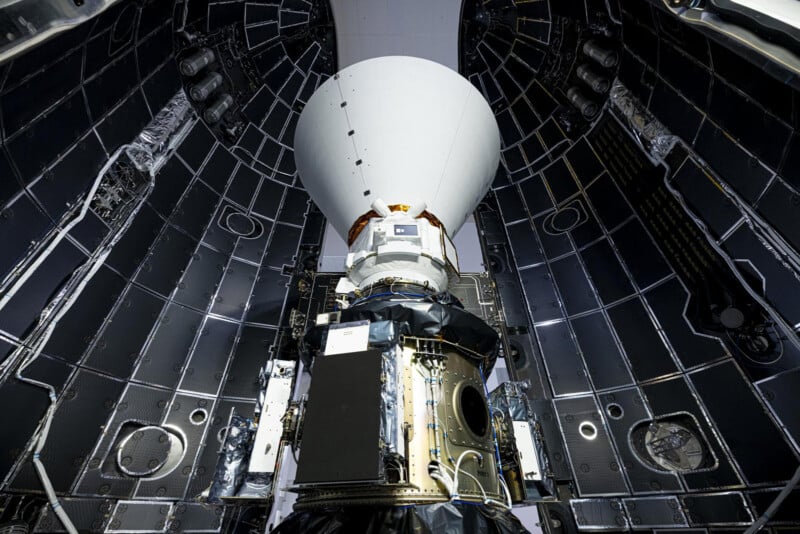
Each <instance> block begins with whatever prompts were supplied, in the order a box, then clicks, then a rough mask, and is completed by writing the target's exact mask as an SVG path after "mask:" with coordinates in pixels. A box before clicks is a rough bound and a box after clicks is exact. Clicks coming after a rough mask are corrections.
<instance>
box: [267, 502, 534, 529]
mask: <svg viewBox="0 0 800 534" xmlns="http://www.w3.org/2000/svg"><path fill="white" fill-rule="evenodd" d="M272 532H273V534H290V533H291V534H294V533H296V532H303V533H304V534H334V533H351V532H358V533H363V534H393V533H394V534H401V533H413V534H457V533H461V532H464V533H469V534H517V533H524V532H528V530H527V529H525V527H523V526H522V523H520V522H519V519H517V518H516V517H515V516H514V515H512V514H511V513H510V512H506V511H503V510H498V509H496V508H491V507H488V506H480V505H474V504H468V503H458V502H445V503H436V504H428V505H419V506H402V507H369V506H358V507H355V506H354V507H350V508H327V509H319V510H304V511H300V512H294V513H292V514H291V515H290V516H289V517H287V518H286V520H285V521H284V522H283V523H281V524H280V525H278V527H277V528H276V529H275V530H273V531H272Z"/></svg>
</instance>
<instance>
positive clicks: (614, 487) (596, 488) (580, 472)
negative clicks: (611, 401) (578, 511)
mask: <svg viewBox="0 0 800 534" xmlns="http://www.w3.org/2000/svg"><path fill="white" fill-rule="evenodd" d="M553 403H554V404H555V407H556V411H557V412H558V418H559V424H560V425H561V432H562V434H563V436H564V441H565V442H566V444H567V451H568V452H569V461H570V465H571V466H572V472H573V475H574V478H575V483H576V485H577V488H578V493H579V495H580V496H581V497H587V496H593V495H602V496H606V495H625V494H627V493H628V486H627V484H626V483H625V479H624V478H623V476H622V472H621V467H620V464H619V461H618V459H617V455H616V454H615V453H614V449H613V448H612V446H611V438H610V437H609V435H608V433H607V432H606V429H605V425H604V422H603V417H602V416H601V415H600V412H599V411H598V409H597V405H596V404H595V401H594V398H592V397H577V398H566V399H556V400H554V401H553Z"/></svg>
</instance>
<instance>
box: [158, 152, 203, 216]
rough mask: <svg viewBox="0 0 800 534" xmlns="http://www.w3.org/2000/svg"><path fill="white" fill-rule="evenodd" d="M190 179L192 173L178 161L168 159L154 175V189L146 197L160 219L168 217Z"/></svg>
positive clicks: (176, 159)
mask: <svg viewBox="0 0 800 534" xmlns="http://www.w3.org/2000/svg"><path fill="white" fill-rule="evenodd" d="M191 179H192V171H190V170H189V169H188V168H187V167H186V165H184V163H183V162H182V161H181V160H180V158H175V157H172V158H169V159H168V160H167V162H166V163H164V166H163V167H161V170H160V171H159V173H158V174H157V175H156V178H155V187H154V188H153V191H152V192H151V193H150V196H148V197H147V202H148V203H149V204H150V205H151V206H152V207H153V209H155V210H156V211H157V212H158V213H159V215H161V216H162V217H169V216H170V214H171V213H172V210H174V209H175V206H177V205H178V202H179V201H180V199H181V196H183V193H184V192H185V191H186V187H187V186H188V185H189V182H190V181H191Z"/></svg>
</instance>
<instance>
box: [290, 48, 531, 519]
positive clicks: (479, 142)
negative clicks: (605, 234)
mask: <svg viewBox="0 0 800 534" xmlns="http://www.w3.org/2000/svg"><path fill="white" fill-rule="evenodd" d="M499 149H500V137H499V131H498V127H497V124H496V122H495V119H494V115H493V113H492V111H491V109H490V108H489V105H488V104H487V103H486V101H485V100H484V98H483V97H482V96H481V95H480V93H479V92H478V91H477V90H476V89H475V88H474V87H473V86H472V85H471V84H470V83H469V82H467V81H466V80H465V79H464V78H462V77H461V76H459V75H458V74H457V73H455V72H453V71H451V70H449V69H447V68H445V67H443V66H441V65H438V64H436V63H433V62H430V61H426V60H422V59H418V58H410V57H384V58H377V59H372V60H368V61H364V62H361V63H358V64H355V65H353V66H351V67H349V68H346V69H344V70H343V71H342V72H340V73H339V74H338V75H336V76H334V77H332V78H331V79H329V80H328V81H327V82H326V83H325V84H323V85H322V86H321V87H320V88H319V89H318V90H317V92H316V93H315V94H314V96H313V97H312V98H311V99H310V101H309V102H308V105H307V106H306V107H305V109H304V111H303V113H302V114H301V117H300V121H299V123H298V127H297V132H296V136H295V150H296V160H297V165H298V171H299V174H300V176H301V178H302V180H303V183H304V185H305V187H306V189H307V190H308V191H309V193H310V195H311V197H312V199H313V200H314V201H315V202H316V203H317V205H318V206H319V207H320V209H321V210H322V212H323V213H324V214H325V216H326V217H327V218H328V220H329V221H331V223H332V224H333V226H334V227H335V229H336V230H337V231H338V233H339V234H340V235H342V236H343V237H344V238H346V239H347V241H348V245H349V254H348V255H347V260H346V269H347V271H346V273H347V276H346V277H345V278H343V279H342V280H341V281H340V282H339V284H338V285H337V289H336V294H337V301H338V302H339V307H340V309H339V310H337V311H335V312H332V313H325V314H320V315H319V316H318V317H317V319H316V325H315V326H313V327H312V328H311V329H310V330H309V331H308V332H307V333H306V335H305V338H304V341H305V348H306V350H305V354H304V358H305V361H304V363H305V364H306V365H307V366H310V369H311V372H312V381H311V388H310V391H309V396H308V406H307V409H306V413H305V417H304V422H303V428H302V441H301V442H300V456H299V461H298V470H297V475H296V477H295V486H294V490H295V491H297V492H298V494H299V496H298V500H297V504H296V506H295V510H298V512H297V513H296V514H300V515H295V516H291V517H290V518H289V519H287V522H286V523H284V525H285V526H284V527H283V528H286V529H287V531H288V530H291V529H292V528H295V527H297V526H298V525H300V524H301V523H299V522H298V521H302V518H303V517H305V518H306V519H307V517H308V516H307V515H305V516H304V515H303V513H305V514H308V513H319V512H318V510H320V509H323V508H325V507H327V506H331V505H338V506H353V505H365V504H369V505H378V506H381V505H385V506H398V505H409V504H415V505H425V504H432V503H437V502H448V501H467V502H471V503H473V504H481V505H486V506H487V507H488V508H490V509H492V514H494V515H492V516H491V517H493V518H494V519H486V517H488V516H483V517H484V520H486V521H498V522H500V523H504V524H506V525H507V526H509V525H510V527H509V528H511V529H512V530H513V529H514V528H516V527H515V524H516V523H515V521H516V520H514V519H513V518H511V516H510V515H506V516H503V515H502V510H503V509H506V510H507V509H510V507H511V494H510V492H509V489H508V486H507V483H506V482H505V480H504V478H503V474H502V473H503V471H502V467H501V459H500V457H499V455H498V448H497V444H496V435H495V432H494V426H493V424H492V418H493V415H492V412H491V411H490V405H489V403H488V398H487V397H488V392H487V390H486V382H485V377H486V376H487V375H488V374H489V373H490V372H491V370H492V366H493V364H494V359H495V358H496V352H497V344H498V334H497V332H495V331H494V330H493V329H492V328H491V327H490V326H489V325H487V324H486V323H485V322H483V320H481V319H479V318H478V317H476V316H474V315H472V314H471V313H469V312H467V311H465V310H464V309H463V308H462V307H461V306H460V303H458V301H457V299H455V298H454V297H452V296H451V295H450V294H449V293H447V287H448V281H449V280H450V279H452V278H453V277H457V276H458V260H457V255H456V251H455V247H454V246H453V244H452V241H451V237H452V235H454V234H455V232H457V231H458V229H459V228H460V227H461V225H462V224H463V223H464V221H465V219H466V218H467V217H468V215H469V214H470V213H471V212H472V211H473V210H474V209H475V207H476V206H477V204H478V202H479V201H480V200H481V198H482V197H483V196H484V194H485V193H486V191H487V190H488V188H489V184H490V182H491V180H492V178H493V177H494V174H495V170H496V167H497V164H498V161H499ZM304 510H305V511H306V512H303V511H304ZM309 510H310V512H309ZM315 510H316V512H315ZM497 514H500V515H497ZM519 529H522V527H521V526H520V527H519Z"/></svg>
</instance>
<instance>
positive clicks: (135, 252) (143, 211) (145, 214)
mask: <svg viewBox="0 0 800 534" xmlns="http://www.w3.org/2000/svg"><path fill="white" fill-rule="evenodd" d="M163 226H164V221H162V220H161V218H160V217H159V216H158V215H157V214H156V212H155V211H153V209H152V208H151V207H149V206H147V205H146V204H145V205H144V206H142V207H141V208H140V209H139V213H137V214H136V218H135V219H134V220H133V222H132V223H131V225H130V226H129V227H128V229H127V230H125V233H124V234H123V235H122V239H120V240H119V242H118V243H117V244H116V245H114V248H113V250H112V251H111V254H109V255H108V259H107V260H106V263H107V264H108V265H110V266H111V267H113V268H114V269H116V270H117V271H118V272H119V273H120V274H122V275H123V276H125V277H130V276H132V275H133V273H134V272H135V271H136V268H137V267H139V264H140V263H142V260H144V259H145V257H146V256H147V250H148V249H149V248H150V246H151V245H152V244H153V242H154V241H155V240H156V237H157V236H158V233H159V232H160V231H161V228H162V227H163Z"/></svg>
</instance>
